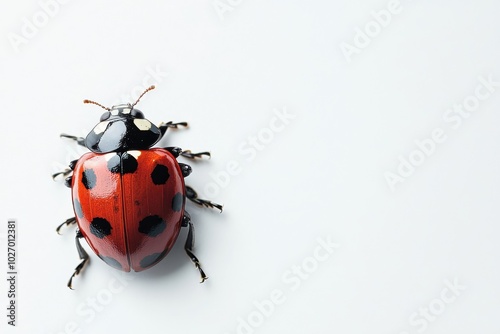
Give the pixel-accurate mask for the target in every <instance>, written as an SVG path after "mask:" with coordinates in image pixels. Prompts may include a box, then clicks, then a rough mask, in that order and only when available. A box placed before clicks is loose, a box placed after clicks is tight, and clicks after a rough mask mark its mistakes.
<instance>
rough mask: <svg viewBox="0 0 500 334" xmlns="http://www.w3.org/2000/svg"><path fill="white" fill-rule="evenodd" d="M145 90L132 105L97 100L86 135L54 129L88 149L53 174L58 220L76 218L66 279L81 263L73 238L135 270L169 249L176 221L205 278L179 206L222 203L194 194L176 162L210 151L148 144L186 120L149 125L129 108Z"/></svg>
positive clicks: (111, 262) (189, 224) (149, 264)
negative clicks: (63, 206)
mask: <svg viewBox="0 0 500 334" xmlns="http://www.w3.org/2000/svg"><path fill="white" fill-rule="evenodd" d="M154 88H155V87H154V86H151V87H149V88H148V89H146V90H145V91H144V92H143V93H142V94H141V95H140V96H139V98H138V99H137V101H136V102H135V103H133V104H120V105H115V106H113V107H111V108H107V107H104V106H102V105H100V104H99V103H97V102H94V101H90V100H84V103H90V104H95V105H98V106H100V107H101V108H103V109H105V110H106V112H105V113H104V114H102V116H101V119H100V122H99V123H98V124H97V125H96V126H95V127H94V128H93V129H92V131H90V133H89V134H88V135H87V137H86V138H82V137H76V136H71V135H67V134H61V137H66V138H69V139H72V140H75V141H76V142H77V143H78V144H79V145H81V146H85V147H86V148H87V149H89V151H90V152H88V153H85V154H84V155H83V156H81V157H80V158H79V159H78V160H74V161H72V162H71V163H70V164H69V168H67V169H66V170H64V171H62V172H59V173H56V174H54V175H53V176H52V177H53V178H54V179H56V178H58V177H59V176H61V175H62V176H63V177H65V184H66V186H68V187H69V188H71V194H72V202H73V209H74V213H75V215H74V217H71V218H69V219H67V220H66V221H64V222H63V223H62V224H61V225H59V226H58V227H57V229H56V231H57V232H58V233H59V231H60V229H61V228H62V227H63V226H64V225H73V224H77V225H78V228H77V230H76V237H75V240H76V248H77V251H78V254H79V256H80V260H81V262H80V263H79V264H78V266H77V267H76V268H75V270H74V272H73V274H72V275H71V277H70V279H69V281H68V287H69V288H70V289H72V288H73V287H72V282H73V278H74V277H75V276H76V275H78V274H79V273H80V272H81V271H82V270H83V268H84V267H85V265H86V264H87V263H88V262H89V255H88V254H87V252H86V251H85V249H84V248H83V247H82V245H81V244H80V239H81V238H84V239H85V240H86V241H87V243H88V244H89V246H90V248H91V249H92V250H93V251H94V253H95V254H96V255H97V256H98V257H99V258H100V259H101V260H103V261H104V262H105V263H107V264H108V265H110V266H111V267H113V268H116V269H119V270H122V271H125V272H129V271H131V270H133V271H142V270H145V269H148V268H151V267H152V266H154V265H155V264H157V263H158V262H160V261H161V260H162V259H163V258H164V257H165V255H167V253H168V252H169V251H170V249H172V246H173V245H174V243H175V241H176V239H177V237H178V235H179V231H180V229H181V227H188V228H189V231H188V235H187V239H186V243H185V246H184V249H185V251H186V253H187V255H188V256H189V258H190V259H191V261H192V262H193V263H194V265H195V266H196V268H197V269H198V270H199V273H200V276H201V282H204V281H205V280H206V279H207V278H208V277H207V276H206V275H205V272H204V271H203V269H202V268H201V265H200V262H199V260H198V258H197V257H196V256H195V255H194V253H193V246H194V227H193V223H192V222H191V218H190V215H189V213H188V212H187V211H185V203H186V198H187V199H189V200H191V201H192V202H194V203H196V204H198V205H200V206H205V207H209V208H216V209H219V210H220V211H221V212H222V206H221V205H220V204H217V203H212V202H211V201H208V200H204V199H200V198H198V195H197V193H196V191H194V189H193V188H191V187H189V186H187V185H185V183H184V178H185V177H187V176H188V175H189V174H190V173H191V167H190V166H189V165H187V164H184V163H179V162H177V158H178V157H179V156H183V157H185V158H189V159H196V158H202V157H203V156H207V157H210V153H209V152H199V153H192V152H191V151H189V150H182V149H181V148H179V147H163V148H160V147H153V145H155V144H156V143H157V142H158V141H159V140H160V139H161V138H162V137H163V136H164V135H165V133H166V131H167V129H169V128H178V127H181V126H182V127H187V125H188V124H187V123H186V122H180V123H173V122H168V123H161V124H160V125H159V126H156V125H154V124H153V123H151V122H150V121H149V120H147V119H146V118H145V117H144V114H143V113H142V112H141V111H140V110H138V109H135V108H134V107H135V105H136V104H137V103H138V102H139V100H140V99H141V97H142V96H144V94H146V93H147V92H148V91H150V90H152V89H154Z"/></svg>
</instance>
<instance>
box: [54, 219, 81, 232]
mask: <svg viewBox="0 0 500 334" xmlns="http://www.w3.org/2000/svg"><path fill="white" fill-rule="evenodd" d="M73 224H76V218H75V217H71V218H68V219H66V220H65V221H64V223H62V224H61V225H59V226H58V227H57V228H56V232H57V234H61V233H59V230H60V229H61V228H62V227H63V226H64V225H66V226H69V225H73Z"/></svg>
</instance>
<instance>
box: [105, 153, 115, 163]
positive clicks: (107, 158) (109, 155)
mask: <svg viewBox="0 0 500 334" xmlns="http://www.w3.org/2000/svg"><path fill="white" fill-rule="evenodd" d="M115 155H116V152H111V153H107V154H105V155H104V159H106V161H109V160H111V158H113V157H114V156H115Z"/></svg>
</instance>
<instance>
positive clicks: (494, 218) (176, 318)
mask: <svg viewBox="0 0 500 334" xmlns="http://www.w3.org/2000/svg"><path fill="white" fill-rule="evenodd" d="M40 3H42V4H43V3H46V4H47V5H45V6H44V5H40ZM40 3H39V2H37V1H22V2H21V1H18V2H8V3H7V2H5V3H4V5H3V7H2V10H1V13H0V37H1V38H0V43H1V55H2V57H1V62H0V69H1V72H0V73H1V78H2V79H1V82H0V96H1V105H2V106H1V108H2V121H1V122H0V123H1V124H0V127H1V131H0V139H1V143H2V151H3V154H2V156H3V158H2V164H1V167H0V168H1V173H0V175H1V176H0V177H1V188H2V189H1V195H0V196H1V197H0V208H1V213H0V219H1V221H2V222H3V223H2V228H1V229H0V231H1V232H2V234H1V236H2V237H3V238H2V239H1V240H0V242H1V243H2V246H1V248H2V251H1V255H0V259H1V261H0V263H2V265H1V266H0V267H1V268H3V269H2V274H1V277H2V279H1V280H0V282H1V283H0V295H1V296H2V298H1V307H0V309H2V310H3V311H1V315H0V319H2V320H1V324H0V328H1V330H0V331H2V332H3V333H5V332H7V333H51V334H52V333H93V334H99V333H110V332H113V333H119V332H122V333H160V332H169V333H210V334H212V333H221V334H223V333H230V334H233V333H306V332H307V333H372V334H375V333H377V334H378V333H381V334H382V333H384V334H388V333H396V334H399V333H421V332H426V333H483V332H484V333H498V332H499V331H500V324H499V322H498V314H499V311H500V287H499V282H500V269H499V260H498V257H499V251H500V243H499V242H498V240H499V232H500V228H499V218H500V212H499V209H498V208H499V205H498V199H499V195H500V173H499V171H500V149H499V145H498V143H499V142H500V131H499V128H500V115H499V112H498V111H499V110H500V87H499V86H496V87H493V88H492V87H490V91H488V90H487V88H486V87H485V86H482V87H480V88H478V89H479V92H480V93H482V94H483V95H481V96H483V97H484V94H486V93H488V92H489V94H488V95H489V96H488V97H487V98H483V100H481V101H479V100H478V99H477V98H475V95H474V94H475V93H476V88H477V87H478V86H480V85H481V81H480V79H479V77H482V78H484V79H485V80H487V79H488V77H490V76H491V80H492V81H495V82H499V81H500V44H499V37H500V20H498V13H499V9H500V6H499V5H498V1H493V0H491V1H474V2H472V1H471V2H458V1H441V2H439V3H435V1H434V2H431V1H423V0H420V1H416V0H414V1H410V0H401V2H400V4H399V6H396V7H397V14H394V13H393V14H391V17H390V18H388V17H387V15H386V16H385V17H384V16H383V15H382V14H379V19H380V20H385V23H384V25H385V27H381V26H380V24H379V23H376V22H377V21H375V19H374V16H373V15H374V14H372V11H375V13H387V12H380V11H381V10H386V9H387V7H388V6H389V7H390V6H391V5H390V2H389V1H385V0H377V1H367V0H365V1H356V2H354V1H348V0H343V1H308V2H306V1H295V0H289V1H277V0H273V1H270V0H267V1H237V0H232V1H229V0H221V1H220V3H222V4H226V11H224V12H222V11H221V10H220V9H219V12H218V10H217V9H216V8H215V7H214V5H213V2H212V0H206V1H193V0H188V1H141V2H139V1H134V2H133V1H120V2H117V1H116V2H114V1H108V2H104V1H95V0H91V1H68V2H67V3H65V4H59V5H57V8H56V7H54V1H50V0H42V1H41V2H40ZM50 4H51V5H50ZM227 6H229V8H230V9H228V8H227ZM42 7H45V8H46V10H47V11H49V12H51V16H48V15H47V14H44V12H43V8H42ZM380 15H382V18H380ZM375 16H376V14H375ZM27 22H28V23H27ZM29 22H31V23H33V22H35V23H36V24H37V25H38V26H39V27H38V28H36V31H33V29H31V30H30V28H29V27H28V25H29V24H30V23H29ZM365 28H368V29H372V30H371V32H370V34H371V35H372V37H364V38H363V37H362V35H361V34H364V33H360V32H359V30H358V29H360V30H361V31H363V30H365ZM23 34H24V36H23ZM22 38H24V39H22ZM367 39H369V41H367ZM343 43H345V44H343ZM356 43H357V44H356ZM363 43H364V44H363ZM347 44H349V45H351V47H356V45H357V46H358V48H357V49H356V52H357V53H353V54H351V55H350V56H349V57H346V56H345V55H344V53H343V52H342V48H341V47H342V46H343V47H344V48H345V47H346V45H347ZM365 44H368V45H365ZM351 50H353V49H351ZM348 58H349V59H348ZM348 60H350V61H348ZM152 72H156V74H155V76H154V77H153V76H151V74H150V73H152ZM150 84H156V86H157V89H156V90H154V91H152V92H150V93H148V94H147V95H146V96H145V97H144V98H143V100H141V102H140V104H139V105H138V108H139V109H141V110H142V111H143V112H144V113H145V115H146V117H147V118H148V119H149V120H151V121H152V122H155V123H159V122H161V121H169V120H173V121H189V122H190V128H189V129H186V130H179V131H175V132H174V131H172V132H170V133H168V135H167V138H165V140H163V141H162V143H161V145H163V146H173V145H175V146H180V147H183V148H186V149H188V148H190V149H192V150H210V151H211V152H212V155H213V157H212V159H211V160H207V161H200V162H197V163H192V166H193V174H192V175H191V176H189V179H188V181H189V182H188V183H189V184H190V185H192V186H193V187H194V188H196V189H198V190H199V192H200V193H204V194H205V196H208V197H210V198H211V199H213V200H214V201H217V202H221V203H224V206H225V210H224V212H223V213H222V214H218V213H217V212H216V211H212V210H208V209H201V208H198V207H195V206H194V205H191V204H189V206H188V211H189V212H190V213H191V215H192V217H193V221H194V223H195V225H196V229H197V230H196V232H197V240H196V247H195V252H196V254H197V255H198V257H199V258H200V259H201V261H202V264H203V266H204V268H205V270H206V272H207V274H208V275H209V276H210V279H209V280H208V281H207V282H206V283H205V284H198V279H199V278H198V273H197V271H196V269H194V267H193V266H192V264H191V263H190V261H189V259H188V258H187V256H186V255H185V254H184V250H183V243H184V239H185V237H186V231H183V232H182V233H181V235H180V237H179V241H178V243H177V244H176V246H175V248H174V250H173V251H172V252H171V253H170V254H169V255H168V256H167V257H166V258H165V259H164V260H163V261H162V262H161V263H160V264H158V265H157V266H155V267H154V268H152V269H150V270H148V271H145V272H142V273H138V274H130V275H128V276H126V277H128V278H132V279H129V280H128V281H123V278H122V280H121V281H120V280H117V278H116V277H117V275H118V274H119V272H118V271H116V270H114V269H112V268H111V267H108V266H107V265H106V264H104V263H103V262H102V261H100V260H98V259H97V257H96V256H94V254H91V258H92V260H91V263H90V265H89V266H88V267H87V268H86V271H85V272H84V274H83V275H81V276H79V277H77V279H76V280H75V288H76V290H75V291H70V290H69V289H68V288H67V287H66V282H67V279H68V278H69V276H70V274H71V273H72V270H73V268H74V267H75V266H76V265H77V263H78V255H77V252H76V249H75V247H74V231H73V230H72V229H71V228H69V229H65V230H64V233H63V235H62V236H58V235H57V234H56V233H55V227H56V226H57V225H58V224H59V223H60V222H62V221H64V220H65V219H66V218H68V217H70V216H71V215H72V208H71V200H70V190H69V189H68V188H66V187H64V185H63V184H62V183H61V182H59V183H57V182H53V181H52V179H51V178H50V175H51V174H52V173H54V172H55V171H57V170H59V169H60V168H62V167H63V166H64V165H65V164H66V163H68V162H69V161H70V160H73V159H75V158H76V157H78V156H79V155H80V154H81V153H82V152H84V150H83V149H80V148H78V147H77V146H76V145H75V144H74V143H73V142H71V141H68V140H63V139H60V138H59V137H58V135H59V134H60V133H61V132H66V133H70V134H76V135H79V136H84V135H86V133H87V132H88V131H89V130H91V129H92V127H93V126H94V125H95V124H96V123H97V122H98V119H99V116H100V115H101V113H102V109H100V108H98V107H96V106H92V105H84V104H83V103H82V100H83V99H93V100H95V101H98V102H100V103H102V104H105V105H107V106H110V105H112V104H113V103H117V102H125V103H126V102H132V101H133V99H134V98H135V97H136V96H137V95H138V92H139V91H140V90H142V89H143V88H145V87H146V86H147V85H150ZM130 96H132V97H130ZM464 101H467V103H471V105H472V107H468V108H470V109H474V110H473V111H472V112H471V113H470V114H469V115H468V116H467V118H462V116H457V115H458V114H448V111H447V110H449V109H450V108H453V106H454V105H459V104H463V103H464ZM478 101H479V102H478ZM475 102H478V105H474V103H475ZM276 110H278V111H280V112H281V113H283V112H284V110H286V112H288V113H289V114H291V115H293V117H294V118H293V119H289V120H288V123H287V124H284V123H280V122H277V123H275V121H274V117H275V115H276V114H275V113H276ZM446 116H448V117H451V116H453V117H454V118H453V121H451V120H450V119H449V118H448V121H446V119H445V118H444V117H446ZM458 119H460V122H461V123H460V124H459V123H458V122H459V120H458ZM272 124H274V125H277V126H278V127H279V131H274V132H272V130H266V128H267V129H269V128H270V126H271V125H272ZM274 129H275V130H277V128H276V127H274ZM440 129H441V130H440ZM435 131H437V132H440V131H441V133H442V136H441V138H446V139H445V140H441V141H442V142H441V143H437V144H433V145H434V146H435V147H434V148H432V146H433V145H431V144H429V138H431V135H432V133H433V132H435ZM252 136H257V138H259V136H260V139H257V140H258V142H257V145H259V148H260V149H261V150H259V151H255V152H256V153H255V155H253V154H251V153H249V152H248V150H251V149H250V148H251V147H252V143H251V139H250V138H251V137H252ZM271 136H272V138H271ZM263 141H264V142H263ZM415 141H418V142H425V143H428V146H427V148H428V149H427V151H428V154H427V155H423V154H424V153H419V152H421V151H419V148H418V146H417V144H416V142H415ZM241 149H243V150H247V151H244V152H241ZM245 152H246V153H245ZM422 157H423V159H422ZM410 158H412V159H413V161H415V159H417V160H416V161H417V163H418V164H419V166H417V167H414V170H413V171H411V170H409V169H408V166H406V172H407V174H406V176H405V177H402V178H401V179H400V180H399V181H401V180H404V182H397V183H396V184H395V185H394V187H393V189H391V187H390V186H389V184H388V182H387V180H386V176H387V173H398V166H399V165H400V164H401V161H402V160H401V159H403V160H406V161H408V160H409V159H410ZM419 159H420V160H419ZM232 161H233V162H232ZM228 163H229V164H230V165H234V164H237V168H236V171H235V170H233V169H234V168H233V169H231V171H232V172H233V175H230V176H229V177H226V178H224V177H223V176H222V175H227V174H224V173H226V172H225V171H226V170H227V165H228ZM399 168H400V169H401V168H403V167H399ZM214 175H218V176H219V178H220V180H219V185H218V186H216V187H214V184H215V183H214V182H215V181H214ZM210 184H211V185H210ZM207 189H208V190H207ZM207 191H208V192H207ZM8 218H15V219H17V222H18V225H19V230H18V237H19V240H18V246H19V248H18V260H19V284H18V287H17V289H18V299H17V303H18V319H17V321H18V326H17V327H16V328H11V326H7V324H6V322H7V318H6V317H5V315H4V314H5V313H6V310H5V307H6V305H7V298H6V293H7V285H6V280H5V279H4V278H3V277H4V275H6V274H5V272H6V271H7V270H6V251H5V248H6V246H5V231H6V222H7V219H8ZM318 238H319V239H321V240H323V242H327V240H331V241H333V242H335V243H337V244H338V245H339V247H338V248H337V249H335V251H333V252H332V254H330V253H327V252H326V251H325V250H324V249H320V248H318V247H320V245H321V244H320V243H319V241H318ZM85 247H86V249H87V250H89V248H88V247H87V245H86V244H85ZM89 252H90V250H89ZM315 254H316V256H319V257H320V260H319V261H318V259H315V258H314V255H315ZM293 266H300V267H301V268H302V269H300V270H302V271H303V273H302V274H297V273H294V272H292V271H291V270H292V268H293ZM302 266H305V268H304V267H302ZM296 270H297V269H296ZM306 270H307V271H308V272H307V271H306ZM299 275H302V276H299ZM118 277H119V275H118ZM124 282H125V283H124ZM450 284H451V285H453V284H455V285H458V288H457V287H455V291H454V290H451V289H450V288H449V287H448V285H450ZM273 291H274V292H273ZM280 292H281V298H279V303H273V304H272V305H270V303H271V302H264V303H263V302H262V301H263V300H265V299H267V300H268V299H270V296H271V295H272V294H274V295H275V294H279V293H280ZM255 302H257V304H259V303H260V304H261V305H266V309H265V310H264V311H259V308H258V307H257V306H256V304H255ZM262 313H265V314H262ZM424 314H427V315H424ZM5 329H7V331H6V330H5Z"/></svg>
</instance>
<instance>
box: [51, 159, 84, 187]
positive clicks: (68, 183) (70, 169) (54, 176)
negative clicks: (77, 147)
mask: <svg viewBox="0 0 500 334" xmlns="http://www.w3.org/2000/svg"><path fill="white" fill-rule="evenodd" d="M77 162H78V160H73V161H71V162H70V163H69V167H68V168H66V169H65V170H63V171H62V172H59V173H55V174H52V179H53V180H55V179H57V177H58V176H59V175H62V176H63V177H65V180H64V184H65V185H66V187H69V188H71V181H72V178H73V176H69V177H68V175H69V174H71V173H72V172H73V169H75V166H76V163H77Z"/></svg>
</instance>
